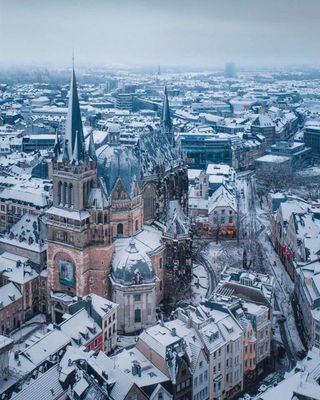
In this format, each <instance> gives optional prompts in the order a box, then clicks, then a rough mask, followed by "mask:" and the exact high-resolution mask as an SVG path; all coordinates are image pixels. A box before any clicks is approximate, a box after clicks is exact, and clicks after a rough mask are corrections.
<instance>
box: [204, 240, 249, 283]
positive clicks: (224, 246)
mask: <svg viewBox="0 0 320 400" xmlns="http://www.w3.org/2000/svg"><path fill="white" fill-rule="evenodd" d="M202 254H203V255H204V256H205V257H206V259H207V260H208V261H209V263H210V264H211V265H212V266H213V270H214V272H215V274H216V277H217V279H218V280H219V277H220V273H221V271H222V270H223V268H225V267H227V266H234V267H240V266H241V264H242V256H243V248H242V247H241V246H240V247H237V241H236V240H222V241H221V242H219V243H218V244H217V243H216V242H210V243H209V244H208V246H207V247H206V248H205V249H204V250H203V252H202Z"/></svg>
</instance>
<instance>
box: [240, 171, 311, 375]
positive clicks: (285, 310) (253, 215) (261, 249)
mask: <svg viewBox="0 0 320 400" xmlns="http://www.w3.org/2000/svg"><path fill="white" fill-rule="evenodd" d="M244 180H245V182H242V186H243V187H244V188H246V190H245V191H244V193H245V196H244V199H243V200H244V203H247V206H245V205H244V207H247V210H248V217H247V218H246V219H245V221H248V222H247V223H246V224H245V229H246V230H247V233H246V234H245V235H244V236H245V237H248V238H249V239H248V241H249V244H248V245H249V248H251V256H252V257H253V262H252V266H251V268H252V269H254V270H256V271H259V272H262V273H268V274H271V275H273V277H274V278H275V299H274V306H275V310H276V311H280V312H281V314H283V315H284V316H285V318H286V319H285V320H284V321H282V322H280V323H279V329H280V334H281V339H282V342H283V345H284V347H285V349H286V353H287V356H288V360H289V364H290V367H292V366H293V365H294V364H295V362H296V361H297V359H298V356H297V354H298V353H299V352H300V351H302V350H304V346H303V344H302V341H301V339H300V335H299V332H298V329H297V326H296V323H295V317H294V312H293V309H292V304H291V300H292V294H293V290H294V285H293V282H292V281H291V279H290V277H289V275H288V274H287V272H286V271H285V268H284V266H283V264H282V262H281V260H280V258H279V257H278V255H277V253H276V251H275V250H274V248H273V246H272V243H271V241H270V238H269V235H268V234H269V232H270V225H269V220H268V218H267V208H266V207H267V205H266V200H264V204H260V201H259V199H258V198H257V194H256V182H255V177H254V175H249V176H246V177H245V179H244ZM239 181H240V185H241V180H239ZM242 181H243V180H242ZM248 181H249V182H248ZM246 196H247V198H246ZM244 209H245V208H244ZM241 227H242V229H243V228H244V226H243V225H242V226H241ZM257 227H258V228H257Z"/></svg>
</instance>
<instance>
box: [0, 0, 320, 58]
mask: <svg viewBox="0 0 320 400" xmlns="http://www.w3.org/2000/svg"><path fill="white" fill-rule="evenodd" d="M319 17H320V0H0V64H2V65H14V64H26V65H27V64H36V65H48V64H55V65H70V62H71V61H70V60H71V54H72V49H74V51H75V58H76V62H78V63H79V64H85V63H90V64H94V65H98V64H108V65H111V64H127V65H143V64H146V65H153V64H156V65H157V64H161V65H181V66H183V65H188V66H192V65H196V66H201V65H203V66H219V65H223V64H224V63H225V62H227V61H230V60H232V61H234V62H236V63H237V64H238V65H275V64H277V65H285V64H319V57H320V22H319V19H320V18H319Z"/></svg>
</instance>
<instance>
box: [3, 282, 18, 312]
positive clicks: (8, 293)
mask: <svg viewBox="0 0 320 400" xmlns="http://www.w3.org/2000/svg"><path fill="white" fill-rule="evenodd" d="M21 298H22V294H21V292H20V290H19V289H18V288H17V287H16V286H15V284H14V283H12V282H9V283H7V284H6V285H4V286H1V287H0V309H2V308H4V307H7V306H8V305H10V304H12V303H14V302H15V301H17V300H20V299H21Z"/></svg>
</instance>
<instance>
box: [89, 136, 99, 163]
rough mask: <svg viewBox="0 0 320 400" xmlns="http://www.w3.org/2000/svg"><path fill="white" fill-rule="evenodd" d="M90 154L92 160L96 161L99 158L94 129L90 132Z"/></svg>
mask: <svg viewBox="0 0 320 400" xmlns="http://www.w3.org/2000/svg"><path fill="white" fill-rule="evenodd" d="M88 155H89V157H90V158H91V160H94V161H95V160H96V159H97V155H96V148H95V145H94V140H93V132H92V131H91V132H90V138H89V147H88Z"/></svg>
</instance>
